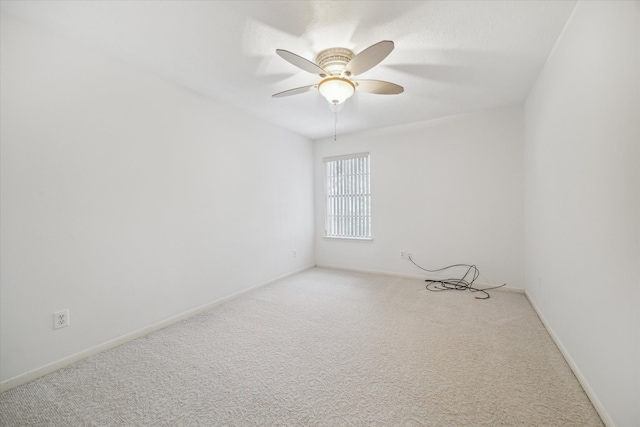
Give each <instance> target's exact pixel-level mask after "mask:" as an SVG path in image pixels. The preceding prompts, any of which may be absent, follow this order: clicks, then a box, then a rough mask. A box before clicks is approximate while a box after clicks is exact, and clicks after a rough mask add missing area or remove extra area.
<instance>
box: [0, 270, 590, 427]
mask: <svg viewBox="0 0 640 427" xmlns="http://www.w3.org/2000/svg"><path fill="white" fill-rule="evenodd" d="M0 420H1V421H0V423H1V424H2V425H4V426H219V425H227V426H261V425H266V426H343V425H353V426H395V425H398V426H465V425H469V426H471V425H473V426H500V425H502V426H522V425H531V426H580V427H585V426H600V425H602V423H601V421H600V419H599V418H598V415H597V413H596V412H595V410H594V408H593V406H592V405H591V403H590V402H589V400H588V398H587V396H586V395H585V393H584V391H583V390H582V388H581V387H580V385H579V383H578V381H577V380H576V378H575V377H574V375H573V374H572V372H571V370H570V369H569V367H568V365H567V364H566V362H565V361H564V359H563V358H562V355H561V354H560V352H559V351H558V349H557V348H556V347H555V345H554V343H553V341H552V340H551V338H550V337H549V335H548V334H547V332H546V331H545V329H544V327H543V326H542V324H541V322H540V320H539V319H538V318H537V316H536V314H535V313H534V311H533V309H532V308H531V306H530V305H529V303H528V301H527V299H526V297H525V296H524V295H522V294H517V293H512V292H504V291H492V292H491V299H489V300H484V301H480V300H476V299H474V294H472V293H470V292H467V291H462V292H457V291H452V292H439V293H432V292H429V291H426V290H425V289H424V284H423V282H422V281H420V280H410V279H403V278H394V277H386V276H376V275H368V274H360V273H348V272H339V271H333V270H327V269H318V268H315V269H312V270H308V271H305V272H303V273H301V274H298V275H296V276H293V277H290V278H287V279H285V280H282V281H280V282H278V283H275V284H272V285H269V286H266V287H263V288H260V289H258V290H257V291H255V292H252V293H250V294H246V295H244V296H242V297H240V298H237V299H234V300H231V301H228V302H226V303H224V304H222V305H219V306H217V307H215V308H213V309H211V310H209V311H207V312H205V313H202V314H199V315H197V316H195V317H193V318H191V319H189V320H186V321H183V322H180V323H178V324H175V325H173V326H170V327H167V328H165V329H163V330H160V331H158V332H155V333H153V334H150V335H148V336H146V337H143V338H140V339H137V340H135V341H132V342H130V343H127V344H124V345H122V346H120V347H117V348H114V349H112V350H109V351H106V352H104V353H101V354H98V355H95V356H92V357H90V358H88V359H85V360H82V361H80V362H77V363H75V364H73V365H71V366H69V367H67V368H65V369H62V370H60V371H57V372H54V373H52V374H50V375H47V376H46V377H43V378H40V379H38V380H36V381H33V382H31V383H29V384H25V385H23V386H20V387H17V388H15V389H13V390H9V391H7V392H5V393H3V394H2V395H0Z"/></svg>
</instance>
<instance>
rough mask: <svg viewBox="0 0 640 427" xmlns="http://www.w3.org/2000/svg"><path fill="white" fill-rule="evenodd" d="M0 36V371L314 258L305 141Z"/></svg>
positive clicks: (102, 62)
mask: <svg viewBox="0 0 640 427" xmlns="http://www.w3.org/2000/svg"><path fill="white" fill-rule="evenodd" d="M1 31H2V33H1V37H0V39H1V43H2V44H1V52H2V61H1V67H2V68H1V76H0V102H1V104H0V107H1V112H2V116H1V123H0V129H1V134H0V138H1V162H2V163H1V174H2V175H1V194H2V203H1V215H0V220H1V253H2V257H1V268H0V271H1V287H0V296H1V310H0V316H1V317H0V327H1V329H0V336H1V341H2V342H1V343H0V362H1V365H0V368H1V376H0V378H1V380H2V381H6V380H9V379H11V378H14V377H16V376H21V375H23V374H25V373H26V372H28V371H30V370H34V369H39V368H42V367H43V366H44V365H47V364H49V363H52V362H55V361H58V360H60V359H63V358H67V357H69V356H70V355H73V354H75V353H78V352H83V351H85V350H87V349H89V348H91V347H94V346H99V345H101V344H102V343H105V342H107V341H109V340H112V339H115V338H118V337H121V336H123V335H125V334H128V333H131V332H132V331H136V330H139V329H141V328H145V327H148V326H149V325H153V324H155V323H158V322H161V321H163V320H164V319H167V318H170V317H172V316H175V315H178V314H180V313H184V312H185V311H188V310H190V309H193V308H195V307H198V306H201V305H203V304H206V303H209V302H212V301H215V300H218V299H220V298H223V297H225V296H228V295H231V294H234V293H237V292H239V291H242V290H244V289H247V288H250V287H252V286H256V285H259V284H262V283H264V282H267V281H269V280H270V279H274V278H276V277H279V276H282V275H285V274H288V273H291V272H294V271H297V270H299V269H302V268H304V267H307V266H310V265H312V264H313V262H314V254H313V215H314V213H313V195H312V192H313V171H312V168H313V166H312V165H313V152H312V143H311V141H309V140H306V139H304V138H301V137H299V136H296V135H293V134H291V133H288V132H286V131H283V130H280V129H278V128H275V127H273V126H271V125H267V124H265V123H261V122H257V121H256V120H255V119H254V118H249V117H245V116H244V115H242V114H240V113H237V112H234V111H230V110H229V109H228V108H227V107H223V106H221V105H218V104H216V103H214V102H211V101H209V100H207V99H205V98H203V97H200V96H199V95H198V94H195V93H193V92H189V91H186V90H183V89H181V88H179V87H175V86H173V85H171V84H169V83H167V82H166V81H164V80H162V79H160V78H157V77H155V76H153V75H150V74H147V73H145V72H142V71H138V70H136V69H134V68H131V67H129V66H128V65H127V64H123V63H120V62H118V61H115V60H113V59H111V58H109V57H105V56H101V55H100V54H98V53H96V52H95V51H93V50H91V49H88V48H85V47H84V46H82V45H79V44H74V43H72V42H70V41H67V40H66V39H63V38H59V37H57V36H55V35H53V34H50V33H48V32H45V31H43V30H40V29H37V28H35V27H31V26H28V25H26V24H23V23H22V22H20V21H17V20H15V19H12V18H10V17H8V16H6V15H3V16H2V21H1ZM292 177H295V179H291V178H292ZM294 248H295V249H297V258H294V257H293V253H292V250H293V249H294ZM65 308H68V309H70V318H71V326H70V327H68V328H65V329H60V330H57V331H54V330H53V328H52V323H53V321H52V313H53V312H54V311H56V310H61V309H65Z"/></svg>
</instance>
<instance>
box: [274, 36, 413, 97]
mask: <svg viewBox="0 0 640 427" xmlns="http://www.w3.org/2000/svg"><path fill="white" fill-rule="evenodd" d="M393 47H394V45H393V42H392V41H390V40H383V41H381V42H378V43H376V44H374V45H372V46H369V47H368V48H366V49H365V50H363V51H362V52H360V53H358V54H357V55H355V54H354V53H353V52H352V51H351V50H349V49H346V48H342V47H332V48H329V49H325V50H323V51H322V52H320V53H319V54H318V55H317V56H316V62H311V61H309V60H307V59H305V58H303V57H301V56H299V55H296V54H295V53H291V52H289V51H287V50H283V49H277V50H276V53H277V54H278V55H280V57H281V58H283V59H284V60H285V61H288V62H290V63H291V64H293V65H295V66H296V67H298V68H300V69H302V70H304V71H307V72H309V73H311V74H316V75H318V76H319V77H320V78H321V79H322V80H321V81H320V82H319V83H316V84H313V85H309V86H303V87H298V88H295V89H289V90H285V91H284V92H279V93H276V94H274V95H272V96H273V98H282V97H285V96H291V95H298V94H300V93H305V92H309V91H311V90H313V89H318V91H319V92H320V94H321V95H322V96H324V97H325V98H326V99H327V101H329V102H330V103H331V104H334V105H338V104H341V103H343V102H344V101H346V100H347V99H348V98H349V97H351V96H352V95H353V94H354V93H355V91H356V90H357V91H358V92H366V93H373V94H378V95H397V94H399V93H402V92H404V88H403V87H402V86H399V85H397V84H395V83H390V82H385V81H382V80H352V77H355V76H358V75H360V74H362V73H364V72H365V71H368V70H370V69H371V68H373V67H375V66H376V65H378V64H379V63H380V62H381V61H382V60H383V59H384V58H386V57H387V56H388V55H389V54H390V53H391V51H392V50H393Z"/></svg>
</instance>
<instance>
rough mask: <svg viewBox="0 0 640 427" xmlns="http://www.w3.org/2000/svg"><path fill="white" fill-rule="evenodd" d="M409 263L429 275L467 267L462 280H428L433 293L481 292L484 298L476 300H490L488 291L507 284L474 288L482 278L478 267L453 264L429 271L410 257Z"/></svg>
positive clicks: (478, 297) (428, 285)
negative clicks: (479, 278)
mask: <svg viewBox="0 0 640 427" xmlns="http://www.w3.org/2000/svg"><path fill="white" fill-rule="evenodd" d="M409 261H411V262H412V263H413V265H415V266H416V267H418V268H419V269H421V270H424V271H427V272H429V273H436V272H438V271H444V270H448V269H450V268H454V267H465V268H466V269H467V271H466V273H464V276H462V278H460V279H444V280H432V279H426V280H425V282H427V290H428V291H432V292H441V291H471V292H481V293H482V296H476V299H489V298H491V295H489V292H487V291H488V290H491V289H498V288H501V287H503V286H505V285H506V283H504V284H502V285H500V286H494V287H492V288H484V289H478V288H474V287H473V283H474V282H475V281H476V279H477V278H478V276H480V270H478V267H476V266H475V265H472V264H453V265H449V266H446V267H443V268H439V269H437V270H427V269H426V268H424V267H421V266H419V265H418V264H416V262H415V261H414V260H413V259H412V258H411V257H409Z"/></svg>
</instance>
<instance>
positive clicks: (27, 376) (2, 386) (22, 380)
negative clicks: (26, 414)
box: [0, 265, 315, 393]
mask: <svg viewBox="0 0 640 427" xmlns="http://www.w3.org/2000/svg"><path fill="white" fill-rule="evenodd" d="M313 267H315V265H309V266H307V267H304V268H301V269H299V270H296V271H293V272H291V273H287V274H285V275H282V276H280V277H276V278H275V279H271V280H269V281H266V282H264V283H261V284H259V285H256V286H252V287H250V288H248V289H245V290H242V291H240V292H236V293H235V294H232V295H229V296H226V297H223V298H220V299H217V300H215V301H211V302H208V303H206V304H203V305H201V306H198V307H196V308H193V309H191V310H188V311H185V312H184V313H180V314H177V315H175V316H172V317H169V318H168V319H165V320H162V321H160V322H158V323H155V324H153V325H149V326H147V327H144V328H142V329H139V330H137V331H134V332H131V333H128V334H126V335H123V336H121V337H118V338H115V339H113V340H110V341H107V342H105V343H102V344H99V345H97V346H95V347H92V348H89V349H87V350H83V351H81V352H79V353H76V354H73V355H71V356H68V357H65V358H64V359H61V360H58V361H57V362H53V363H50V364H48V365H45V366H42V367H40V368H37V369H34V370H32V371H29V372H26V373H24V374H21V375H18V376H16V377H13V378H10V379H8V380H6V381H3V382H1V383H0V393H2V392H5V391H7V390H10V389H12V388H14V387H18V386H20V385H22V384H26V383H28V382H29V381H33V380H35V379H37V378H40V377H43V376H45V375H47V374H50V373H52V372H54V371H57V370H58V369H61V368H64V367H66V366H69V365H70V364H72V363H74V362H77V361H79V360H82V359H86V358H87V357H89V356H93V355H94V354H98V353H100V352H103V351H106V350H109V349H111V348H114V347H117V346H119V345H122V344H124V343H126V342H129V341H133V340H135V339H136V338H140V337H142V336H145V335H148V334H150V333H152V332H155V331H157V330H159V329H162V328H166V327H167V326H169V325H172V324H174V323H177V322H180V321H182V320H185V319H188V318H189V317H192V316H195V315H196V314H198V313H201V312H203V311H206V310H208V309H210V308H212V307H215V306H216V305H219V304H222V303H223V302H226V301H229V300H232V299H234V298H238V297H239V296H241V295H244V294H246V293H248V292H251V291H254V290H256V289H258V288H261V287H263V286H267V285H270V284H271V283H274V282H277V281H278V280H282V279H284V278H286V277H289V276H293V275H294V274H298V273H300V272H302V271H305V270H308V269H310V268H313Z"/></svg>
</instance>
